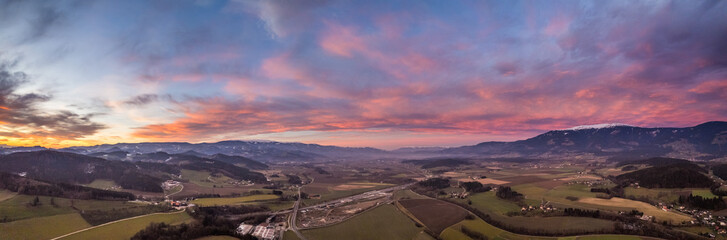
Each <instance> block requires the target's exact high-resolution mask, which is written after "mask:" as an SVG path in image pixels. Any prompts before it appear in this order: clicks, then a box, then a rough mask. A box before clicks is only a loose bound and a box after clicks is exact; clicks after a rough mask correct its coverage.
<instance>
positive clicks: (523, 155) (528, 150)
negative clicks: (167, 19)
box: [0, 121, 727, 169]
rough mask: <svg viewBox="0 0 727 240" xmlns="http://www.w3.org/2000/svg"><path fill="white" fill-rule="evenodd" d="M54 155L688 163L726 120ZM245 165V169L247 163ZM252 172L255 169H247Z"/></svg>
mask: <svg viewBox="0 0 727 240" xmlns="http://www.w3.org/2000/svg"><path fill="white" fill-rule="evenodd" d="M38 150H44V148H42V147H4V148H0V154H10V153H15V152H26V151H38ZM58 151H64V152H73V153H78V154H85V155H92V156H97V157H102V158H105V159H110V160H130V161H164V160H168V159H169V158H168V157H169V155H172V154H186V155H193V156H197V157H205V158H213V157H212V156H214V155H215V154H224V155H227V156H240V157H245V158H248V159H252V160H255V161H259V162H263V163H280V162H307V161H347V160H362V159H363V160H371V159H421V158H432V157H438V158H470V159H482V160H489V161H500V160H518V161H519V160H523V159H535V160H538V159H562V158H570V157H578V158H581V159H583V158H584V157H591V158H600V159H610V160H613V161H627V160H637V159H644V158H649V157H670V158H681V159H688V160H713V159H718V158H727V122H718V121H715V122H706V123H703V124H699V125H697V126H694V127H685V128H670V127H659V128H642V127H635V126H629V125H625V124H597V125H587V126H579V127H573V128H569V129H565V130H553V131H548V132H546V133H543V134H540V135H538V136H535V137H533V138H529V139H525V140H520V141H514V142H483V143H479V144H477V145H473V146H462V147H452V148H438V147H423V148H401V149H397V150H393V151H384V150H380V149H375V148H354V147H336V146H322V145H318V144H304V143H283V142H272V141H222V142H216V143H197V144H193V143H185V142H148V143H118V144H104V145H97V146H83V147H69V148H64V149H58ZM246 166H247V165H246ZM248 167H250V168H253V169H254V168H255V166H252V165H250V166H248Z"/></svg>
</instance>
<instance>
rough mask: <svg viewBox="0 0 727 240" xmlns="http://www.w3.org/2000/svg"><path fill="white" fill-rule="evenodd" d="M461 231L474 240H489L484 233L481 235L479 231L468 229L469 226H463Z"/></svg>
mask: <svg viewBox="0 0 727 240" xmlns="http://www.w3.org/2000/svg"><path fill="white" fill-rule="evenodd" d="M461 230H462V233H464V235H467V236H468V237H470V238H471V239H473V240H487V239H489V238H488V237H487V236H485V235H484V234H482V233H480V232H478V231H474V230H472V229H470V228H468V227H467V226H462V229H461Z"/></svg>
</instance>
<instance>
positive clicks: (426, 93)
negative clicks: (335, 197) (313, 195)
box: [0, 0, 727, 149]
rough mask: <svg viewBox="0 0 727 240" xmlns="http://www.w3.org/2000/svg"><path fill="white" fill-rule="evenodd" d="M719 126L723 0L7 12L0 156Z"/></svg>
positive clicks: (726, 55) (181, 4) (201, 2)
mask: <svg viewBox="0 0 727 240" xmlns="http://www.w3.org/2000/svg"><path fill="white" fill-rule="evenodd" d="M725 119H727V1H673V2H672V1H665V0H664V1H661V0H660V1H600V0H598V1H596V0H594V1H570V0H569V1H420V0H416V1H335V0H330V1H222V0H198V1H177V0H174V1H171V0H170V1H86V0H80V1H65V0H64V1H10V0H0V144H2V145H14V146H29V145H42V146H47V147H65V146H71V145H94V144H100V143H116V142H142V141H187V142H211V141H219V140H228V139H241V140H252V139H266V140H275V141H286V142H290V141H295V142H305V143H319V144H326V145H339V146H371V147H378V148H384V149H393V148H397V147H402V146H457V145H468V144H476V143H478V142H483V141H492V140H500V141H509V140H517V139H524V138H528V137H532V136H534V135H537V134H539V133H543V132H545V131H547V130H551V129H564V128H569V127H573V126H577V125H584V124H597V123H610V122H617V123H625V124H630V125H637V126H645V127H657V126H670V127H685V126H693V125H696V124H699V123H702V122H705V121H715V120H725Z"/></svg>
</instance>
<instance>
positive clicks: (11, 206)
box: [0, 195, 139, 220]
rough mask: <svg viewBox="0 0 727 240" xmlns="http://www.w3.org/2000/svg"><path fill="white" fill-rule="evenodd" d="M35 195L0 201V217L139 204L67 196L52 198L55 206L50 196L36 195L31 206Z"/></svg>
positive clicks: (40, 215)
mask: <svg viewBox="0 0 727 240" xmlns="http://www.w3.org/2000/svg"><path fill="white" fill-rule="evenodd" d="M33 198H35V196H29V195H17V196H14V197H12V198H10V199H7V200H5V201H2V202H0V218H4V217H6V216H7V217H8V220H21V219H27V218H34V217H44V216H53V215H59V214H68V213H74V212H76V210H74V209H73V208H72V207H71V205H73V207H75V208H77V209H79V210H82V211H89V210H111V209H120V208H128V207H135V206H139V204H136V203H130V202H125V201H101V200H79V199H68V198H53V201H54V202H55V203H56V206H53V205H51V203H50V199H51V197H47V196H38V199H39V200H40V203H41V204H40V205H39V206H35V207H31V206H28V203H30V202H31V201H33Z"/></svg>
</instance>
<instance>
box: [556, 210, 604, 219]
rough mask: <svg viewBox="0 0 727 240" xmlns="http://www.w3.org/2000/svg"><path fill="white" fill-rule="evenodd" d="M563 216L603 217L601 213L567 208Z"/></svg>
mask: <svg viewBox="0 0 727 240" xmlns="http://www.w3.org/2000/svg"><path fill="white" fill-rule="evenodd" d="M563 215H565V216H573V217H591V218H599V217H600V216H601V211H599V210H585V209H580V208H566V209H563Z"/></svg>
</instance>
